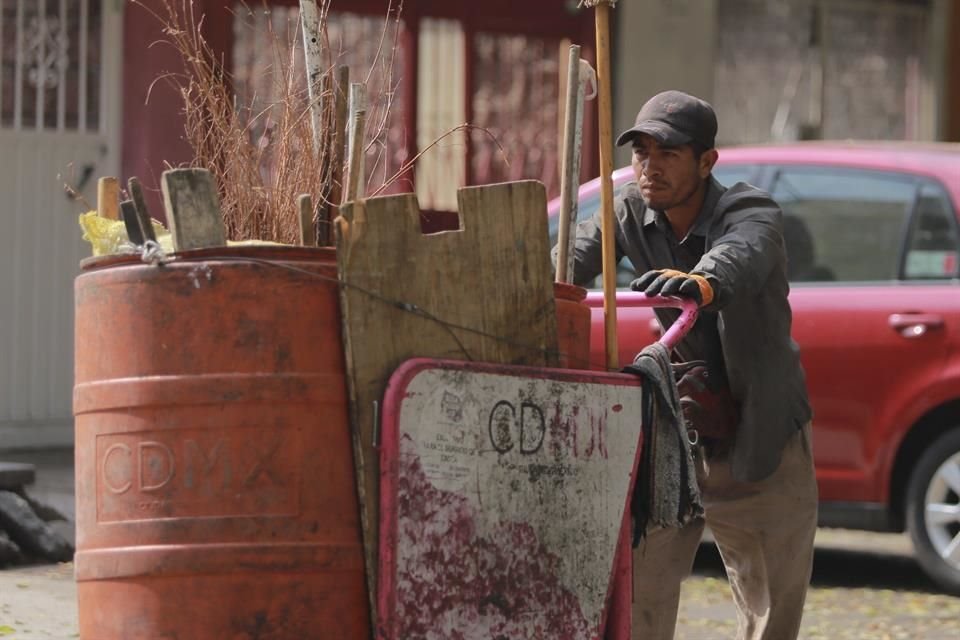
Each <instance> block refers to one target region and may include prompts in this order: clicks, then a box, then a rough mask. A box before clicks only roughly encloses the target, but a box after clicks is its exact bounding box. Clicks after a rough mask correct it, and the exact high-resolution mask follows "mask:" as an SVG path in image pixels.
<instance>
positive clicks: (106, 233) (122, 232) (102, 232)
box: [80, 211, 173, 256]
mask: <svg viewBox="0 0 960 640" xmlns="http://www.w3.org/2000/svg"><path fill="white" fill-rule="evenodd" d="M150 224H151V225H153V233H154V234H155V235H156V236H157V243H158V244H159V245H160V247H161V248H162V249H163V250H164V251H167V252H170V251H173V239H172V238H171V236H170V232H169V231H167V228H166V227H164V226H163V224H162V223H160V222H158V221H157V220H153V219H151V220H150ZM80 228H81V229H83V239H84V240H86V241H87V242H89V243H90V246H91V247H93V255H95V256H105V255H110V254H112V253H122V251H121V247H122V246H123V245H124V244H127V243H129V242H130V238H129V237H128V236H127V229H126V227H124V225H123V221H122V220H109V219H107V218H101V217H100V216H98V215H97V212H96V211H87V212H86V213H81V214H80Z"/></svg>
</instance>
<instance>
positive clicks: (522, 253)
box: [337, 181, 557, 593]
mask: <svg viewBox="0 0 960 640" xmlns="http://www.w3.org/2000/svg"><path fill="white" fill-rule="evenodd" d="M459 203H460V226H461V228H460V230H459V231H453V232H443V233H437V234H432V235H427V236H425V235H423V234H422V233H421V232H420V211H419V208H418V206H417V200H416V197H415V196H414V195H412V194H409V195H401V196H390V197H385V198H371V199H369V200H366V201H358V202H354V203H348V204H346V205H344V206H343V208H342V219H341V220H340V225H339V234H338V235H339V236H340V237H339V238H338V251H337V257H338V262H339V267H340V278H341V280H342V282H343V286H342V288H341V310H342V314H343V334H344V336H343V337H344V344H345V348H346V349H345V351H346V365H347V374H348V383H349V389H350V402H351V422H352V426H353V428H354V434H355V437H356V442H355V454H356V455H357V466H358V473H359V474H360V476H361V480H360V483H359V485H360V486H359V493H360V501H361V513H362V515H363V522H364V544H365V548H366V551H367V564H368V577H369V579H370V589H371V593H375V589H376V579H375V570H376V557H375V556H376V552H375V549H376V543H377V540H378V529H377V522H378V509H379V498H378V494H379V490H378V487H379V482H380V477H379V472H378V454H377V452H376V450H375V449H374V446H373V431H374V425H375V423H376V421H377V414H376V409H375V406H374V403H375V402H379V401H380V400H381V399H382V398H383V391H384V388H385V386H386V383H387V380H388V379H389V377H390V375H391V374H392V373H393V371H394V370H395V369H396V368H397V367H398V366H399V365H400V364H401V363H402V362H403V361H405V360H407V359H409V358H412V357H417V356H423V357H435V358H452V359H458V360H475V361H482V362H495V363H514V364H528V365H536V366H543V365H553V364H555V362H556V349H557V335H556V307H555V304H554V297H553V285H552V275H551V267H550V258H549V239H548V234H547V217H546V196H545V193H544V189H543V185H542V184H540V183H538V182H533V181H527V182H515V183H506V184H499V185H491V186H485V187H471V188H466V189H461V190H460V192H459Z"/></svg>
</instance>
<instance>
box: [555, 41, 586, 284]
mask: <svg viewBox="0 0 960 640" xmlns="http://www.w3.org/2000/svg"><path fill="white" fill-rule="evenodd" d="M566 85H567V101H566V108H565V109H564V113H565V114H566V115H565V120H564V135H563V162H562V164H561V169H560V227H559V231H558V234H559V235H558V237H557V247H558V249H559V253H558V254H557V275H556V280H557V282H566V283H570V282H573V268H572V264H573V252H572V251H571V240H572V238H573V234H572V233H571V227H572V226H573V225H574V224H575V223H576V218H577V185H578V184H579V182H580V180H579V178H580V162H579V160H580V141H581V128H582V127H581V113H582V111H583V85H582V84H581V82H580V47H579V46H578V45H571V46H570V61H569V63H568V64H567V82H566Z"/></svg>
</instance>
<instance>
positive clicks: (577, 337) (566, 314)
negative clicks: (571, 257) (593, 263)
mask: <svg viewBox="0 0 960 640" xmlns="http://www.w3.org/2000/svg"><path fill="white" fill-rule="evenodd" d="M553 296H554V299H555V300H556V304H557V345H558V347H559V349H560V366H561V367H564V368H568V369H589V368H590V307H588V306H587V305H586V303H585V302H584V300H586V297H587V290H586V289H584V288H583V287H578V286H576V285H572V284H566V283H563V282H554V283H553Z"/></svg>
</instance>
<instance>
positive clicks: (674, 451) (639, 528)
mask: <svg viewBox="0 0 960 640" xmlns="http://www.w3.org/2000/svg"><path fill="white" fill-rule="evenodd" d="M624 372H626V373H632V374H635V375H638V376H640V377H641V378H642V379H643V386H642V389H643V391H642V393H643V416H642V424H641V428H642V430H643V450H642V452H641V454H640V467H639V468H638V469H637V480H636V485H635V486H634V490H633V501H632V503H631V505H630V506H631V513H632V515H633V546H637V545H638V544H639V543H640V540H641V539H642V538H643V536H644V535H645V533H646V531H647V528H648V527H682V526H683V525H685V524H687V523H688V522H690V521H691V520H692V519H694V518H697V517H700V516H702V515H703V504H702V503H701V501H700V488H699V487H698V486H697V476H696V473H695V471H694V466H693V455H692V452H691V449H690V440H689V439H688V438H687V427H686V424H685V423H684V420H683V414H682V413H681V411H680V397H679V394H678V393H677V384H676V382H675V381H674V376H673V369H672V367H671V366H670V350H669V349H667V348H666V347H665V346H663V345H662V344H660V343H659V342H655V343H653V344H652V345H650V346H649V347H646V348H645V349H644V350H643V351H641V352H640V354H639V355H638V356H637V357H636V358H635V359H634V361H633V364H632V365H630V366H628V367H626V368H624Z"/></svg>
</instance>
